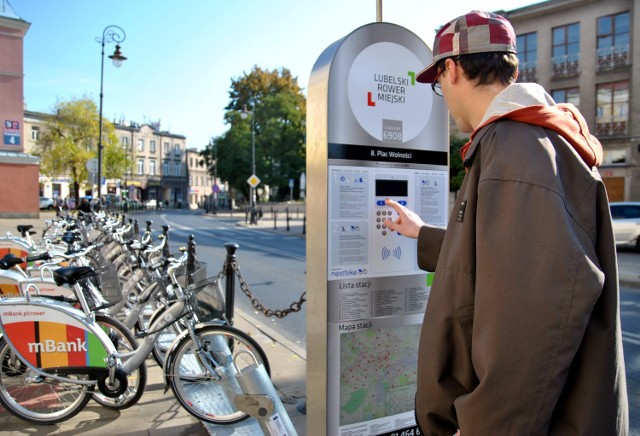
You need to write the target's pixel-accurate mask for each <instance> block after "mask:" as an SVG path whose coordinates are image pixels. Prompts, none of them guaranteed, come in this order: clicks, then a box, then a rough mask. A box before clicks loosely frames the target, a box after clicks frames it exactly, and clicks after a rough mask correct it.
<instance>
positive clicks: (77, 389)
mask: <svg viewBox="0 0 640 436" xmlns="http://www.w3.org/2000/svg"><path fill="white" fill-rule="evenodd" d="M0 362H1V363H2V367H1V368H0V403H2V405H3V406H4V408H5V409H7V410H8V411H9V412H11V413H12V414H13V415H15V416H17V417H18V418H21V419H24V420H25V421H29V422H32V423H34V424H55V423H56V422H60V421H64V420H67V419H69V418H71V417H73V416H75V415H76V414H78V412H80V411H81V410H82V409H83V408H84V406H86V404H87V403H88V402H89V400H90V399H91V391H92V390H93V386H91V385H82V384H76V383H71V382H62V381H59V380H55V379H53V378H50V377H41V376H38V375H36V374H35V372H33V371H32V370H30V369H29V368H28V367H27V366H26V365H25V364H24V363H23V362H21V361H20V359H18V358H17V356H16V355H15V353H14V352H13V350H12V349H11V347H10V346H9V344H8V343H7V341H6V340H5V339H4V338H0ZM66 377H67V378H77V379H78V380H86V379H87V377H86V376H79V375H66Z"/></svg>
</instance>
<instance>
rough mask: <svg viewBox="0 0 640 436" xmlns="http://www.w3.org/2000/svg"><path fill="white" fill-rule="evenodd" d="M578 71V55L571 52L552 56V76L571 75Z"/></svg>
mask: <svg viewBox="0 0 640 436" xmlns="http://www.w3.org/2000/svg"><path fill="white" fill-rule="evenodd" d="M579 72H580V55H579V54H578V53H572V54H568V55H564V56H556V57H554V58H553V76H554V77H562V76H571V75H574V74H578V73H579Z"/></svg>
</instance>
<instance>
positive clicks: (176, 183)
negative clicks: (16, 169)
mask: <svg viewBox="0 0 640 436" xmlns="http://www.w3.org/2000/svg"><path fill="white" fill-rule="evenodd" d="M46 116H47V114H44V113H41V112H33V111H24V137H25V141H24V143H25V152H26V153H31V152H32V151H33V149H34V147H35V144H36V142H37V141H38V138H39V135H40V131H41V129H42V128H43V126H42V125H43V120H44V118H45V117H46ZM115 128H116V136H117V137H118V140H119V141H120V143H121V144H122V146H123V147H124V148H125V149H126V150H127V151H128V153H129V158H130V160H131V162H132V167H131V169H130V170H129V171H127V173H126V174H125V175H124V177H123V178H122V179H120V180H106V181H105V184H103V185H102V192H101V193H102V196H103V197H104V198H106V199H108V200H110V201H112V200H116V199H117V200H119V199H122V198H128V199H131V200H137V201H140V202H145V201H147V200H151V199H154V200H157V201H162V202H163V203H164V204H165V205H168V206H170V207H174V206H186V204H187V201H188V193H189V179H188V172H187V167H186V162H187V161H186V150H187V138H186V137H185V136H183V135H178V134H175V133H170V132H167V131H162V130H160V125H159V123H154V124H142V125H139V124H136V123H124V122H121V123H116V124H115ZM39 184H40V195H41V196H44V197H52V198H57V197H60V198H67V196H69V197H73V196H74V194H73V192H71V189H72V186H73V185H72V182H71V180H70V179H69V178H68V177H66V176H64V175H60V176H56V177H53V178H51V177H47V176H45V175H43V174H40V178H39ZM96 188H97V187H96V186H93V187H92V186H90V185H89V184H87V185H85V186H83V187H81V189H82V192H81V193H80V196H81V197H82V196H84V195H86V194H87V191H88V192H89V193H91V192H95V190H96Z"/></svg>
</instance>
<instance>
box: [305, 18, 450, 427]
mask: <svg viewBox="0 0 640 436" xmlns="http://www.w3.org/2000/svg"><path fill="white" fill-rule="evenodd" d="M431 59H432V54H431V51H430V50H429V49H428V47H427V46H426V45H425V44H424V42H423V41H422V40H421V39H420V38H418V37H417V36H416V35H415V34H413V33H412V32H410V31H408V30H406V29H404V28H402V27H400V26H397V25H394V24H390V23H383V22H377V23H372V24H368V25H365V26H363V27H360V28H358V29H356V30H355V31H353V32H352V33H350V34H349V35H347V36H346V37H344V38H343V39H341V40H339V41H337V42H335V43H334V44H332V45H331V46H329V47H328V48H327V49H326V50H325V51H324V52H323V53H322V55H321V56H320V57H319V58H318V60H317V61H316V64H315V66H314V68H313V71H312V73H311V77H310V80H309V88H308V99H307V177H308V178H307V193H308V195H307V217H308V229H309V230H308V231H307V297H308V304H309V306H308V309H307V316H308V321H307V429H308V434H310V435H329V434H330V435H350V436H355V435H398V436H399V435H407V436H408V435H411V434H416V432H415V417H414V397H415V392H416V362H417V347H418V338H419V335H420V328H421V324H422V318H423V314H424V310H425V307H426V304H427V297H428V295H429V290H430V282H431V280H432V277H431V276H430V275H428V274H427V273H425V272H424V271H421V270H420V269H419V268H418V266H417V255H416V241H415V240H414V239H409V238H406V237H404V236H401V235H399V234H397V233H393V232H390V231H389V230H388V229H386V228H385V227H384V226H383V225H382V223H383V222H384V220H385V219H386V218H389V217H391V218H395V217H396V214H395V212H393V211H392V210H391V209H390V208H388V207H387V206H385V204H384V200H385V198H392V199H394V200H396V201H398V202H400V203H401V204H404V205H406V206H407V207H408V208H410V209H411V210H413V211H414V212H416V213H417V214H419V215H420V216H421V217H422V219H423V220H424V221H425V222H428V223H429V224H433V225H438V226H445V225H446V223H447V215H448V206H447V204H448V191H449V172H448V160H449V155H448V148H449V147H448V143H449V127H448V122H449V121H448V120H449V118H448V112H447V110H446V107H445V105H444V101H443V99H442V98H441V97H438V96H436V95H435V94H434V93H433V92H432V91H431V87H430V86H429V85H425V84H420V83H417V82H416V80H415V78H416V75H417V73H418V72H419V71H420V70H422V68H424V67H425V66H426V65H428V64H429V63H430V62H431Z"/></svg>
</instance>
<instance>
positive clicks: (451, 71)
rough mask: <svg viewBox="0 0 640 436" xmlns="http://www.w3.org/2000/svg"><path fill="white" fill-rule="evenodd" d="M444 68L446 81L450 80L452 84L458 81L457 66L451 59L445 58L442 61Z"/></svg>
mask: <svg viewBox="0 0 640 436" xmlns="http://www.w3.org/2000/svg"><path fill="white" fill-rule="evenodd" d="M444 67H445V68H446V69H447V78H446V80H450V81H451V82H452V83H455V82H456V81H457V80H458V74H459V72H458V68H457V67H458V64H457V63H456V62H455V61H454V60H453V59H451V58H447V59H446V60H445V61H444Z"/></svg>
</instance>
